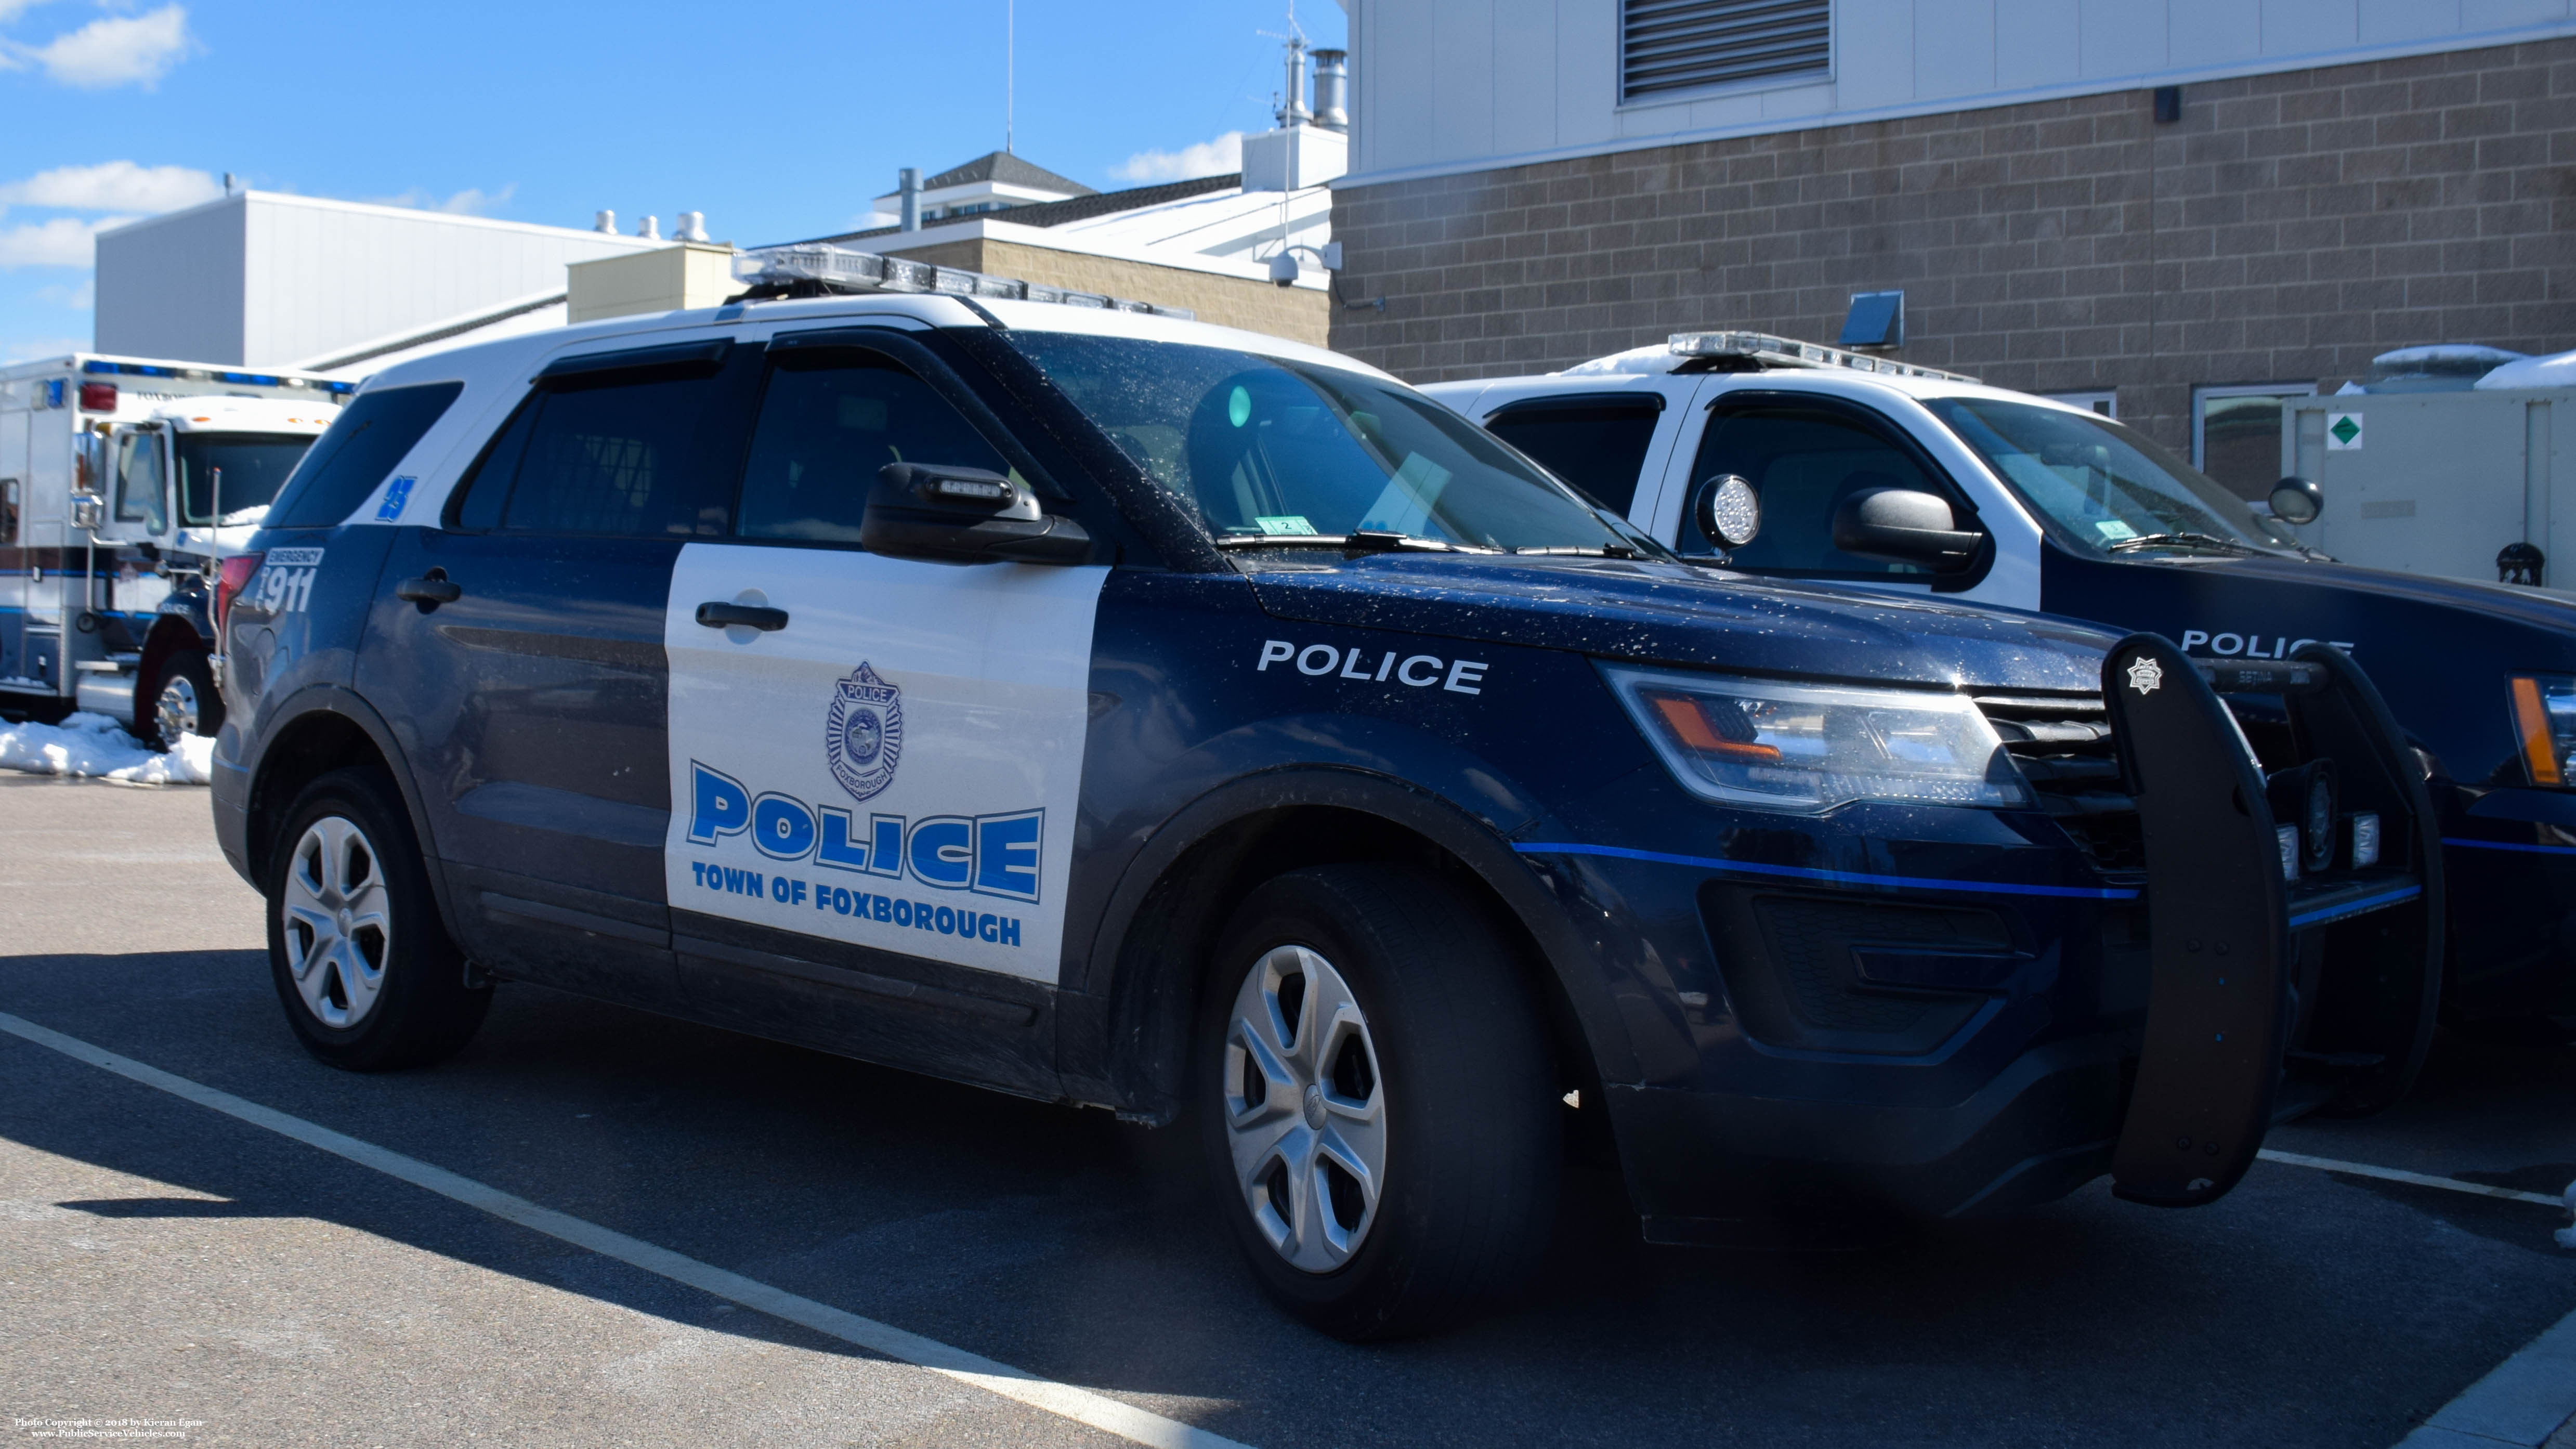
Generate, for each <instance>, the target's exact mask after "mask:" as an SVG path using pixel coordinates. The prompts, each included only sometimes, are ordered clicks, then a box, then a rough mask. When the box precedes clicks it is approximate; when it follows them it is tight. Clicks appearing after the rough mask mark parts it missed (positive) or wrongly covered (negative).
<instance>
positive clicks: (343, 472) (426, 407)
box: [268, 382, 465, 528]
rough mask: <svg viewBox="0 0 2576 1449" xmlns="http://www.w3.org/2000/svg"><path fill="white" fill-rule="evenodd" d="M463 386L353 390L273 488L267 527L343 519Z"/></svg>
mask: <svg viewBox="0 0 2576 1449" xmlns="http://www.w3.org/2000/svg"><path fill="white" fill-rule="evenodd" d="M464 390H465V384H463V383H461V382H432V383H424V384H422V385H420V386H417V387H394V388H383V389H380V390H378V391H375V392H367V393H361V394H359V395H358V400H357V401H355V402H353V403H351V404H349V405H348V406H347V407H346V408H344V409H342V410H341V413H340V416H338V417H337V418H334V419H332V421H331V429H330V431H328V432H326V433H324V434H323V435H322V437H321V439H320V441H318V442H316V443H315V444H314V445H313V450H312V451H311V452H309V453H306V454H305V455H304V460H303V462H302V463H300V464H298V465H297V466H296V469H295V472H294V474H293V476H291V477H289V478H288V479H287V480H286V484H285V486H284V487H282V488H280V489H279V490H278V495H277V497H278V503H277V506H276V507H275V508H273V509H271V510H269V515H268V526H269V527H271V528H325V527H329V526H330V525H332V524H335V523H338V522H340V521H341V520H342V519H345V518H347V517H348V516H349V514H350V512H351V511H352V510H353V509H355V508H356V507H357V506H358V505H359V504H361V503H364V502H365V501H366V499H367V495H368V494H370V493H373V492H375V491H376V485H377V484H379V483H382V482H383V481H385V475H386V474H388V473H391V472H392V471H393V470H394V465H395V464H397V463H400V462H401V461H402V460H403V455H404V454H406V453H408V452H410V451H411V450H412V445H413V444H415V443H417V442H419V441H420V439H421V435H422V434H423V433H426V432H428V431H429V425H430V424H432V423H434V422H437V421H438V419H439V415H440V414H442V413H444V412H446V411H447V408H448V405H449V404H450V403H453V402H455V401H456V395H457V394H458V393H461V392H463V391H464Z"/></svg>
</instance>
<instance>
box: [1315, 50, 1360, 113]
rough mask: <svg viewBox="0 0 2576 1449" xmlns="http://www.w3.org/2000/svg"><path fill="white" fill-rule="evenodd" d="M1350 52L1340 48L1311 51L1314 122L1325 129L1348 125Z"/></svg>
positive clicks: (1349, 111)
mask: <svg viewBox="0 0 2576 1449" xmlns="http://www.w3.org/2000/svg"><path fill="white" fill-rule="evenodd" d="M1350 91H1351V72H1350V53H1349V52H1347V51H1340V50H1319V51H1316V52H1315V124H1316V125H1318V126H1321V127H1323V128H1324V129H1325V130H1327V131H1347V130H1349V129H1350V128H1351V110H1350Z"/></svg>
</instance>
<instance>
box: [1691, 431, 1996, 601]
mask: <svg viewBox="0 0 2576 1449" xmlns="http://www.w3.org/2000/svg"><path fill="white" fill-rule="evenodd" d="M1727 474H1734V475H1735V476H1737V477H1740V478H1743V479H1744V480H1745V481H1746V482H1748V483H1750V484H1752V485H1753V490H1754V492H1755V493H1756V494H1757V495H1759V496H1760V498H1761V500H1762V529H1761V532H1760V533H1759V534H1758V535H1757V536H1756V537H1755V538H1754V540H1753V541H1752V542H1751V543H1748V544H1746V545H1744V546H1743V547H1741V548H1738V549H1735V550H1733V551H1731V552H1729V553H1727V555H1726V562H1727V566H1728V567H1729V568H1733V569H1739V570H1742V571H1744V572H1746V573H1756V574H1776V575H1784V576H1788V577H1794V578H1802V579H1817V580H1831V581H1835V582H1841V583H1851V584H1859V585H1863V586H1866V587H1872V588H1887V589H1897V590H1903V591H1907V592H1915V593H1928V592H1930V591H1931V588H1932V584H1933V576H1932V574H1931V572H1930V571H1929V570H1928V569H1925V568H1923V567H1922V566H1920V565H1918V564H1904V563H1890V562H1886V561H1884V560H1880V559H1871V558H1863V557H1861V556H1859V555H1857V554H1849V553H1845V552H1843V551H1842V550H1841V549H1840V548H1837V547H1835V545H1834V513H1835V510H1837V509H1838V508H1840V507H1841V506H1842V504H1843V501H1844V500H1845V499H1847V498H1849V497H1851V496H1852V495H1853V494H1855V493H1859V492H1862V491H1864V490H1866V489H1874V488H1904V489H1911V490H1914V491H1918V492H1923V493H1931V494H1935V495H1937V496H1939V497H1942V498H1945V499H1948V500H1949V501H1950V506H1951V509H1952V511H1953V513H1954V514H1955V515H1956V516H1958V517H1959V518H1960V519H1962V520H1968V519H1973V518H1974V516H1975V511H1974V509H1973V508H1972V507H1971V506H1970V504H1969V503H1968V501H1967V499H1966V498H1965V497H1963V496H1962V495H1960V493H1959V491H1958V490H1957V489H1956V488H1954V487H1952V486H1951V484H1950V481H1949V479H1948V478H1947V477H1946V476H1944V475H1943V474H1942V473H1941V471H1940V469H1939V468H1938V466H1937V465H1935V464H1934V463H1933V462H1932V461H1931V460H1930V459H1929V458H1927V457H1926V456H1924V453H1923V450H1922V449H1921V448H1920V447H1919V446H1917V445H1915V444H1914V443H1913V442H1912V441H1911V440H1910V439H1908V438H1906V437H1905V436H1904V435H1903V434H1902V433H1900V432H1899V431H1898V430H1897V429H1896V428H1895V427H1894V426H1892V425H1890V424H1888V423H1886V422H1885V421H1883V420H1881V419H1879V418H1877V417H1875V416H1873V415H1871V414H1869V413H1868V412H1866V411H1865V410H1863V409H1860V408H1856V407H1853V406H1851V405H1849V404H1847V403H1844V402H1842V401H1841V400H1839V399H1835V398H1825V397H1817V396H1812V395H1799V394H1792V393H1772V394H1768V395H1765V394H1759V393H1728V394H1723V395H1721V396H1720V397H1719V398H1718V399H1717V401H1716V402H1715V403H1714V404H1712V406H1711V408H1710V411H1709V415H1708V421H1707V426H1706V428H1705V429H1704V431H1703V432H1702V433H1701V435H1700V443H1699V451H1698V454H1697V456H1696V457H1695V458H1694V460H1693V462H1692V465H1691V473H1690V477H1691V484H1690V487H1691V488H1692V489H1697V488H1701V487H1705V486H1708V483H1709V481H1710V480H1712V479H1715V478H1719V477H1722V476H1725V475H1727ZM1681 514H1682V518H1681V521H1680V523H1679V528H1678V533H1677V534H1676V535H1674V536H1673V543H1674V547H1675V548H1676V549H1677V551H1679V552H1681V553H1682V554H1684V555H1711V554H1713V553H1714V552H1715V551H1716V550H1717V549H1718V547H1719V546H1718V545H1716V544H1713V543H1711V542H1709V541H1708V540H1706V539H1703V538H1701V537H1700V536H1699V535H1698V534H1697V532H1696V531H1694V530H1693V529H1692V528H1691V527H1690V524H1689V522H1688V519H1689V516H1690V507H1689V505H1688V503H1687V502H1686V503H1685V504H1684V507H1683V508H1682V510H1681ZM1967 526H1973V524H1970V525H1967Z"/></svg>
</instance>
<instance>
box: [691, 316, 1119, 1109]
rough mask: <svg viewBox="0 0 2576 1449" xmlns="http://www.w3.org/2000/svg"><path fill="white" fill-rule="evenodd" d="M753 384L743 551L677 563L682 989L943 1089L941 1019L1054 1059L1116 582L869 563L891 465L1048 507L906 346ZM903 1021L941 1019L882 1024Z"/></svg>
mask: <svg viewBox="0 0 2576 1449" xmlns="http://www.w3.org/2000/svg"><path fill="white" fill-rule="evenodd" d="M766 371H767V377H766V382H765V387H764V391H763V396H762V401H761V404H760V407H759V410H758V421H757V425H756V427H755V428H754V431H753V437H752V441H751V444H750V448H749V451H748V462H747V463H746V465H745V467H744V470H743V481H742V487H741V493H740V498H739V503H738V506H737V513H736V520H735V528H734V531H733V535H732V537H731V538H730V539H729V540H727V541H723V542H717V541H713V540H693V541H691V542H689V543H688V544H687V545H686V546H685V547H683V548H682V549H681V550H680V554H679V558H678V563H677V570H676V573H675V575H674V577H673V580H672V585H671V590H670V596H669V606H668V609H667V612H666V614H665V615H664V617H663V621H662V630H663V632H662V643H663V646H664V648H665V649H666V650H667V652H668V656H669V659H670V669H671V675H670V705H669V718H670V745H669V754H668V757H667V761H666V762H665V763H666V768H667V770H668V785H667V790H668V793H669V796H670V798H671V800H672V801H673V802H674V806H675V808H674V811H673V813H672V815H671V818H670V822H669V826H668V830H667V837H666V840H665V842H664V848H663V851H662V856H661V861H662V867H663V869H664V870H665V871H666V872H667V874H666V875H665V877H664V882H665V886H666V889H667V891H668V893H669V899H670V901H671V905H672V923H673V925H672V929H673V932H674V937H675V939H674V945H675V947H676V949H677V950H678V952H679V953H680V968H681V976H682V982H683V989H684V991H685V992H687V993H688V994H689V995H690V997H691V999H692V1003H693V1006H695V1008H696V1009H698V1010H700V1011H702V1012H705V1013H707V1014H711V1015H714V1016H716V1017H718V1018H719V1019H729V1020H734V1021H737V1022H739V1023H740V1024H742V1025H744V1026H746V1027H748V1028H750V1029H753V1030H759V1031H763V1032H767V1033H770V1034H773V1035H784V1036H787V1037H790V1038H791V1039H804V1040H816V1041H818V1042H820V1043H822V1044H827V1045H832V1046H835V1047H838V1048H841V1049H845V1050H854V1051H857V1052H860V1053H861V1054H864V1055H869V1056H873V1057H877V1058H879V1059H884V1060H897V1061H910V1062H918V1063H920V1064H923V1065H927V1066H930V1067H932V1068H933V1069H942V1070H955V1069H956V1067H957V1064H956V1063H955V1062H954V1061H940V1060H936V1059H933V1058H934V1057H935V1054H936V1051H937V1050H938V1048H936V1046H935V1045H934V1043H935V1041H936V1032H935V1030H934V1029H933V1028H934V1027H935V1024H936V1023H937V1022H940V1021H947V1022H950V1023H951V1024H956V1023H957V1022H959V1021H961V1020H963V1019H965V1018H980V1019H981V1020H983V1021H985V1022H987V1023H1001V1024H1004V1025H1017V1026H1020V1027H1023V1028H1027V1029H1028V1030H1027V1032H1026V1037H1027V1040H1026V1042H1025V1045H1026V1046H1027V1047H1028V1049H1029V1050H1030V1051H1031V1052H1033V1053H1043V1051H1044V1046H1043V1032H1042V1030H1041V1026H1042V1023H1041V1022H1040V1021H1039V1016H1040V1012H1041V1010H1042V1009H1043V1002H1044V999H1045V997H1046V995H1047V993H1046V992H1045V991H1043V990H1042V989H1040V988H1043V987H1051V986H1052V985H1053V984H1054V983H1055V981H1056V978H1057V968H1058V963H1059V961H1060V959H1061V957H1062V954H1063V949H1064V941H1063V936H1064V929H1063V927H1064V913H1065V892H1066V884H1067V881H1068V879H1069V877H1070V874H1071V861H1072V854H1073V828H1074V809H1075V804H1076V801H1077V799H1078V796H1079V790H1080V785H1081V776H1082V757H1083V740H1084V732H1085V725H1086V720H1087V711H1088V701H1089V694H1088V689H1089V680H1090V671H1091V639H1092V623H1093V617H1094V614H1095V612H1096V608H1097V604H1098V600H1099V595H1100V590H1101V587H1102V584H1103V583H1104V581H1105V579H1106V577H1107V574H1108V570H1107V569H1106V568H1105V567H1098V566H1080V567H1044V566H1038V565H1029V564H1015V563H991V564H975V565H958V564H945V563H926V562H920V561H916V560H909V559H898V558H888V557H882V556H879V555H875V554H871V553H869V552H867V551H866V550H865V549H864V548H862V547H861V546H860V543H859V523H860V517H861V514H862V512H863V511H864V509H865V506H866V501H867V495H868V491H869V489H870V488H871V487H872V486H873V485H874V484H875V482H876V479H877V472H878V470H879V469H880V468H881V467H883V466H884V465H886V464H888V463H896V462H911V463H933V464H952V465H961V466H966V467H973V468H983V469H989V470H992V471H995V472H1002V473H1011V474H1015V475H1018V476H1021V477H1024V478H1028V479H1030V481H1032V482H1033V483H1035V484H1036V485H1037V486H1038V487H1039V489H1040V491H1041V493H1045V492H1047V490H1048V488H1049V487H1050V486H1051V485H1050V484H1049V483H1048V482H1047V481H1046V479H1045V477H1044V475H1043V471H1042V470H1040V469H1038V467H1037V465H1036V464H1035V463H1033V462H1032V461H1031V460H1030V458H1029V455H1028V454H1027V453H1025V452H1023V451H1022V450H1021V449H1020V448H1019V446H1018V444H1017V443H1016V442H1014V441H1013V439H1012V438H1011V437H1010V436H1009V434H1008V432H1007V431H1005V430H1004V429H1003V427H1002V425H1001V424H1000V423H999V421H998V420H996V419H995V418H994V417H993V416H992V415H991V414H990V413H989V412H987V411H984V410H983V408H982V405H981V404H980V403H979V402H977V401H976V400H975V398H974V397H973V396H972V395H971V394H969V393H968V392H967V391H966V390H965V388H964V387H963V385H962V384H961V383H959V382H958V380H957V378H956V376H955V375H954V374H953V373H951V372H949V371H948V370H947V369H946V368H945V367H944V366H943V365H942V364H941V362H940V360H939V358H938V357H937V356H935V355H934V354H933V353H931V352H930V351H927V350H925V348H924V347H923V346H922V345H921V343H920V342H918V341H917V340H914V339H912V338H909V337H907V336H905V335H904V334H903V333H901V332H897V331H894V330H890V329H871V328H841V329H836V330H833V331H829V332H808V333H803V334H788V335H784V336H781V337H779V338H777V339H775V340H774V341H773V342H772V344H771V347H770V350H769V356H768V360H767V369H766ZM704 606H714V608H713V609H712V611H711V612H710V614H709V616H708V618H707V619H706V620H705V621H704V622H702V621H701V617H700V611H701V608H702V607H704ZM735 610H755V611H756V610H767V611H774V612H771V613H766V614H758V613H755V614H748V615H746V614H742V613H736V612H731V611H735ZM744 618H750V619H753V620H754V621H755V622H754V623H743V622H730V623H728V622H726V620H728V619H731V620H735V621H739V620H741V619H744ZM896 1003H902V1004H904V1005H906V1006H907V1007H910V1008H925V1007H926V1008H928V1009H929V1011H930V1015H929V1016H928V1017H927V1018H922V1017H913V1018H911V1019H910V1022H909V1023H908V1022H907V1020H905V1019H902V1014H901V1013H898V1014H897V1017H898V1019H896V1020H893V1021H892V1022H891V1023H890V1024H889V1023H888V1022H887V1021H885V1020H883V1019H882V1018H881V1017H880V1016H879V1015H877V1013H878V1012H879V1011H880V1009H881V1008H883V1007H886V1006H888V1005H893V1004H896ZM971 1074H973V1075H978V1076H982V1077H985V1078H988V1079H990V1078H995V1077H1007V1076H1009V1075H1010V1073H1009V1072H1008V1071H1007V1070H1004V1069H1002V1068H999V1067H994V1066H991V1065H989V1064H988V1065H986V1066H982V1067H978V1068H975V1069H974V1070H973V1071H972V1073H971Z"/></svg>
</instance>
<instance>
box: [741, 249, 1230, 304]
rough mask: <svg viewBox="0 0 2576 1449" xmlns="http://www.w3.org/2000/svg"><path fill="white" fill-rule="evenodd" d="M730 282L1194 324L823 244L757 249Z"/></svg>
mask: <svg viewBox="0 0 2576 1449" xmlns="http://www.w3.org/2000/svg"><path fill="white" fill-rule="evenodd" d="M733 276H734V280H735V281H737V282H740V283H742V284H743V285H744V286H746V287H792V286H795V285H797V284H799V283H802V284H805V285H807V286H811V287H819V288H821V289H822V290H824V291H827V292H928V293H935V294H938V295H943V296H950V297H1001V298H1007V299H1009V300H1012V301H1021V302H1054V303H1058V304H1060V305H1062V306H1066V307H1096V308H1104V309H1106V310H1108V311H1112V312H1148V313H1151V314H1153V315H1154V316H1157V317H1178V318H1182V319H1184V320H1193V319H1195V318H1196V317H1197V316H1198V314H1197V313H1196V312H1193V311H1191V310H1190V309H1188V308H1186V307H1164V306H1158V305H1156V304H1155V303H1152V302H1138V301H1133V300H1131V299H1129V298H1125V297H1104V296H1102V295H1100V294H1099V293H1097V292H1075V291H1068V290H1067V289H1065V288H1063V287H1050V286H1047V285H1046V284H1045V283H1043V282H1024V281H1021V280H1020V279H1019V278H1017V277H996V276H992V275H990V274H988V273H984V272H970V271H967V270H966V269H965V268H963V267H943V266H938V265H935V264H933V263H930V262H916V261H909V260H907V259H905V258H903V257H889V256H880V255H878V254H877V253H875V252H861V251H852V250H850V249H849V248H847V247H836V246H833V245H831V244H830V243H828V242H801V243H798V244H797V245H794V246H782V247H757V248H754V249H753V250H750V251H747V252H740V253H737V254H736V255H735V256H734V259H733Z"/></svg>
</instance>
